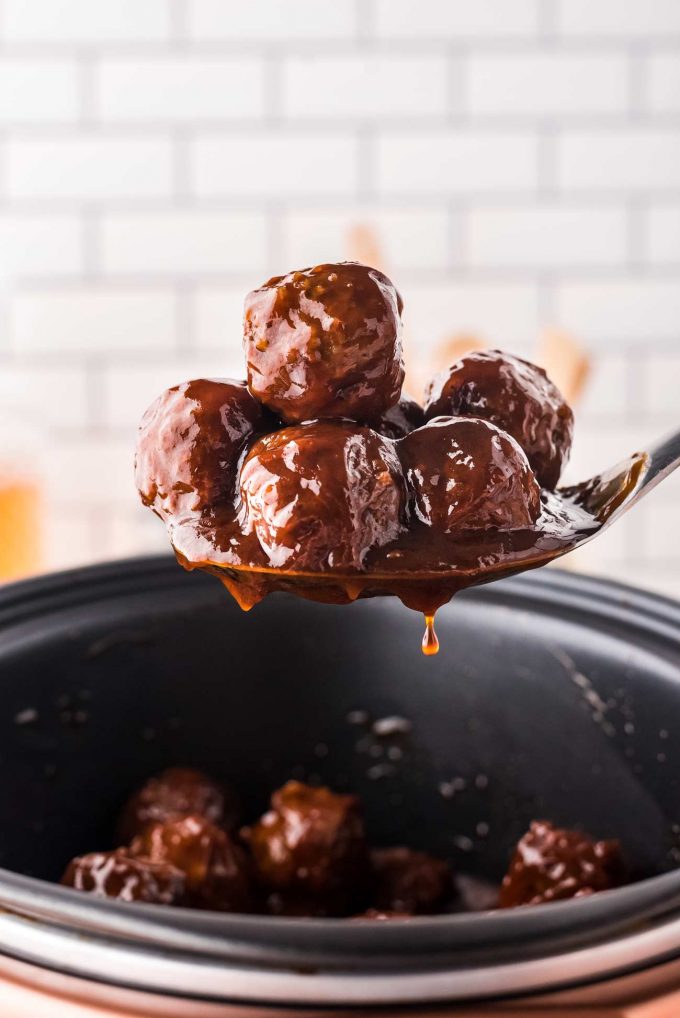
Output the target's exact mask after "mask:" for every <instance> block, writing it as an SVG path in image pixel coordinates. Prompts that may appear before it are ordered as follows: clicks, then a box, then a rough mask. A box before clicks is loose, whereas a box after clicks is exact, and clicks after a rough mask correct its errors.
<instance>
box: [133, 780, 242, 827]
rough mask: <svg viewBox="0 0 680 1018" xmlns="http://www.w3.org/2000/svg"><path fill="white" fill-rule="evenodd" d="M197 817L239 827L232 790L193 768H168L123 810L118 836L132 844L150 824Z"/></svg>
mask: <svg viewBox="0 0 680 1018" xmlns="http://www.w3.org/2000/svg"><path fill="white" fill-rule="evenodd" d="M191 814H198V815H199V816H202V817H204V818H205V819H206V820H207V821H209V822H210V823H213V824H219V825H221V826H224V827H226V828H232V827H235V826H236V823H237V822H238V805H237V802H236V795H235V794H234V792H233V791H231V790H230V789H228V788H226V787H225V786H224V785H221V784H220V783H219V782H217V781H213V779H212V778H209V777H208V776H207V774H203V773H202V772H201V771H197V770H193V769H192V768H190V767H168V768H167V770H164V771H162V772H161V773H160V774H158V775H156V777H153V778H149V780H148V781H147V782H145V783H144V784H143V785H142V787H141V788H140V789H139V790H138V791H137V792H135V793H134V794H133V795H132V796H131V797H130V799H128V801H127V803H126V804H125V806H124V807H123V810H122V813H121V816H120V819H119V822H118V836H119V839H120V841H121V842H123V843H124V844H129V843H130V842H131V841H132V839H133V838H136V837H137V836H138V835H141V834H142V833H143V832H144V830H145V829H146V828H147V827H148V826H149V825H150V824H157V823H165V822H166V821H168V820H177V819H179V818H181V817H186V816H190V815H191Z"/></svg>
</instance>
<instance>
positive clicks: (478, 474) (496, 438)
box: [399, 417, 541, 533]
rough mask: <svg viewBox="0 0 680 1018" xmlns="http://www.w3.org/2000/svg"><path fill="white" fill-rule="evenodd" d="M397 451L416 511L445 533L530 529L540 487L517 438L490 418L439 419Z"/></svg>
mask: <svg viewBox="0 0 680 1018" xmlns="http://www.w3.org/2000/svg"><path fill="white" fill-rule="evenodd" d="M399 450H400V456H401V460H402V463H403V465H404V472H405V474H406V480H407V484H408V486H409V489H410V491H411V495H412V501H413V508H414V512H415V515H416V516H417V518H418V519H419V520H421V522H423V523H425V524H426V525H427V526H430V527H435V528H437V529H438V530H440V531H441V532H443V533H451V532H454V531H458V530H486V529H489V528H492V527H494V528H498V529H500V530H517V529H521V528H523V527H530V526H531V525H532V524H533V523H534V522H535V521H536V519H537V517H538V514H539V512H540V507H541V498H540V495H541V493H540V489H539V486H538V484H537V482H536V478H535V477H534V475H533V473H532V471H531V468H530V466H529V464H528V462H527V458H526V456H525V455H524V453H523V452H522V450H521V449H520V447H519V445H518V444H517V442H516V441H515V440H514V438H511V437H510V435H507V434H506V433H505V432H504V431H501V430H500V429H499V428H497V427H496V426H495V425H494V424H490V423H489V421H482V420H477V419H475V418H472V417H436V418H435V419H434V420H432V421H429V423H428V424H426V425H425V426H424V427H422V428H418V429H417V430H416V431H412V432H411V434H410V435H407V436H406V438H405V439H403V441H402V442H400V443H399Z"/></svg>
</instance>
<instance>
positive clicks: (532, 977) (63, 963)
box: [0, 915, 680, 1006]
mask: <svg viewBox="0 0 680 1018" xmlns="http://www.w3.org/2000/svg"><path fill="white" fill-rule="evenodd" d="M0 951H2V952H4V953H6V954H7V955H9V956H11V957H13V958H17V959H19V960H21V961H24V962H28V963H31V964H35V965H40V966H43V967H47V968H51V969H53V970H55V971H57V972H63V973H66V974H69V975H73V976H78V977H80V978H84V979H91V980H95V981H97V982H109V983H111V984H115V985H123V986H125V987H128V988H130V989H135V990H143V991H146V992H152V993H157V994H158V993H160V994H168V995H170V996H176V997H180V998H187V999H190V998H192V997H193V998H196V999H203V1000H212V1001H224V1002H229V1001H231V1002H237V1003H251V1004H263V1005H276V1004H280V1005H288V1006H290V1005H300V1006H313V1005H316V1006H339V1005H355V1004H365V1005H381V1004H391V1005H395V1004H409V1003H420V1002H422V1003H433V1002H438V1001H439V1002H443V1001H467V1000H473V999H474V1000H480V999H484V998H486V999H490V998H493V999H498V998H503V997H513V996H518V995H524V994H538V993H546V992H550V991H555V990H557V989H564V988H567V987H576V986H582V985H584V984H588V983H592V982H601V981H604V980H607V979H613V978H615V977H617V976H622V975H625V974H628V973H630V972H633V971H637V970H640V969H643V968H646V967H649V966H651V965H654V964H658V963H660V962H662V961H668V960H669V959H671V958H674V957H676V956H678V955H680V919H674V920H672V921H670V922H668V923H665V924H663V925H661V926H659V927H656V928H653V929H648V930H643V931H641V932H639V933H636V934H633V935H630V936H627V937H621V938H617V939H614V940H611V941H609V942H607V943H604V944H600V945H598V946H596V947H587V948H581V949H579V950H574V951H570V952H565V953H563V954H559V955H553V956H552V957H547V958H536V959H530V960H528V961H515V962H513V963H511V964H504V965H485V966H476V967H474V968H456V967H455V964H454V965H453V966H452V967H451V968H447V969H443V970H440V971H430V972H409V971H397V972H390V973H384V972H383V973H378V974H371V973H357V972H355V971H351V970H350V971H345V972H343V971H334V972H324V971H321V970H319V971H309V972H302V971H299V970H297V971H295V970H276V969H261V968H257V967H255V966H253V967H248V966H245V965H233V964H229V963H226V962H225V961H224V960H222V959H219V960H217V959H214V958H211V957H208V956H202V957H193V958H191V959H190V960H188V959H187V958H186V956H182V955H181V954H175V953H174V952H170V951H167V950H165V951H157V950H153V949H150V948H148V947H144V948H140V947H139V945H135V946H131V945H122V944H121V943H113V942H106V941H97V940H93V939H85V938H84V937H83V935H82V933H80V934H78V933H70V932H67V931H64V930H63V929H58V928H56V927H48V926H38V925H36V924H35V923H33V922H30V921H27V920H25V919H23V918H19V917H17V916H11V915H2V916H0Z"/></svg>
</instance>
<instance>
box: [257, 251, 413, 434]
mask: <svg viewBox="0 0 680 1018" xmlns="http://www.w3.org/2000/svg"><path fill="white" fill-rule="evenodd" d="M401 308H402V303H401V298H400V296H399V294H398V293H397V291H396V290H395V288H394V286H393V285H392V283H391V282H390V280H389V279H388V278H387V276H384V275H383V274H382V272H379V271H378V270H377V269H371V268H369V267H368V266H366V265H360V264H359V263H358V262H340V263H339V264H337V265H315V266H314V267H313V268H308V269H301V270H299V271H297V272H289V273H288V275H286V276H275V277H274V278H273V279H270V280H269V281H268V282H267V283H265V284H264V286H261V287H259V288H258V289H257V290H253V291H252V292H251V293H249V294H248V295H247V296H246V300H245V317H244V338H243V344H244V348H245V353H246V361H247V365H248V385H249V386H250V390H251V392H252V393H253V394H254V395H255V396H257V398H258V399H259V400H261V401H262V403H264V404H265V405H266V406H268V407H270V409H271V410H273V411H274V412H275V413H277V414H278V415H279V416H280V417H281V418H282V419H283V420H284V421H285V422H286V423H288V424H298V423H300V422H301V421H308V420H312V419H313V418H317V417H349V418H352V419H353V420H372V419H374V418H376V417H379V416H380V414H382V413H383V412H384V411H385V410H387V409H389V407H391V406H393V405H394V404H395V403H396V402H397V400H398V399H399V393H400V392H401V385H402V382H403V380H404V367H403V364H402V359H401V317H400V316H401Z"/></svg>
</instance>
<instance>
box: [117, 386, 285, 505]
mask: <svg viewBox="0 0 680 1018" xmlns="http://www.w3.org/2000/svg"><path fill="white" fill-rule="evenodd" d="M268 426H272V427H273V424H272V423H271V422H270V421H268V418H267V415H266V414H265V412H264V411H263V408H262V407H261V406H260V404H259V403H258V402H257V400H255V399H254V398H253V397H252V396H251V394H250V393H249V392H248V389H247V387H246V384H245V382H234V381H231V380H229V379H224V380H215V379H209V378H199V379H197V380H196V381H193V382H184V383H183V384H182V385H176V386H175V387H174V388H172V389H167V390H166V391H165V392H164V393H163V394H162V395H161V396H159V397H158V399H157V400H156V401H155V402H154V403H152V404H151V406H150V407H149V409H148V410H147V411H146V413H145V414H144V417H143V418H142V422H141V424H140V426H139V434H138V437H137V452H136V456H135V480H136V483H137V488H138V489H139V493H140V496H141V499H142V502H143V503H144V505H147V506H151V507H152V508H153V509H155V511H156V512H157V513H158V515H159V516H162V517H164V518H165V517H167V516H170V515H174V514H175V513H177V512H179V511H181V512H193V511H199V510H201V509H204V508H206V506H210V505H212V504H213V503H215V502H218V501H220V500H221V499H224V498H226V497H229V496H231V497H233V496H234V493H235V486H236V475H237V470H238V460H239V457H240V455H241V453H242V451H243V448H244V446H245V444H246V442H247V441H248V439H249V438H251V437H252V436H253V435H254V434H255V433H256V432H258V431H259V432H263V431H265V430H267V427H268Z"/></svg>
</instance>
